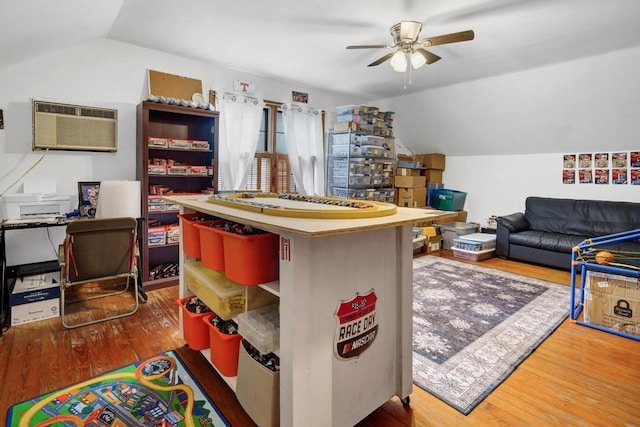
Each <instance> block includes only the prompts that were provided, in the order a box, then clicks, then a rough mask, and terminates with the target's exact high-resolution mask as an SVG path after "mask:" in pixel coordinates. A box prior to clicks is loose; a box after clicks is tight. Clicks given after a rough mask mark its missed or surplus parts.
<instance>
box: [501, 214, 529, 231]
mask: <svg viewBox="0 0 640 427" xmlns="http://www.w3.org/2000/svg"><path fill="white" fill-rule="evenodd" d="M496 222H497V223H498V227H499V226H503V227H506V228H507V229H508V230H509V232H511V233H517V232H519V231H526V230H528V229H529V221H527V219H526V218H525V217H524V214H523V213H522V212H516V213H512V214H510V215H505V216H499V217H498V218H497V219H496Z"/></svg>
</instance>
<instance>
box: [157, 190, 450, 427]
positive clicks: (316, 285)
mask: <svg viewBox="0 0 640 427" xmlns="http://www.w3.org/2000/svg"><path fill="white" fill-rule="evenodd" d="M166 199H167V200H170V201H171V202H173V203H176V204H178V205H179V206H180V210H181V212H183V213H187V212H194V211H196V212H201V213H207V214H211V215H214V216H217V217H220V218H224V219H228V220H232V221H236V222H239V223H243V224H248V225H251V226H253V227H257V228H260V229H263V230H266V231H269V232H272V233H275V234H278V235H279V239H280V253H279V297H280V350H279V355H280V423H281V425H282V426H319V427H325V426H353V425H354V424H356V423H357V422H358V421H360V420H362V419H363V418H364V417H366V416H367V415H368V414H370V413H371V412H373V411H374V410H375V409H376V408H378V407H379V406H381V405H382V404H384V403H385V402H386V401H388V400H389V399H390V398H391V397H393V396H398V397H400V398H402V399H406V401H408V396H409V394H410V393H411V390H412V383H413V381H412V310H413V307H412V303H413V285H412V284H413V270H412V264H413V233H412V226H413V224H414V223H415V222H420V221H424V220H429V219H434V220H435V219H438V218H441V217H446V216H447V215H450V214H451V213H450V212H442V211H434V210H424V209H412V208H398V210H397V213H395V214H393V215H389V216H382V217H375V218H362V219H305V218H290V217H283V216H274V215H267V214H263V213H256V212H251V211H247V210H243V209H237V208H233V207H228V206H222V205H217V204H212V203H209V202H207V198H206V196H173V197H166ZM181 245H182V243H181ZM181 249H182V248H181ZM184 260H185V256H184V255H182V250H181V256H180V261H181V263H184ZM180 271H181V273H180V274H181V277H180V297H183V296H185V295H186V293H187V292H188V289H186V286H185V284H184V283H185V282H184V277H183V268H180ZM371 292H373V293H375V297H376V298H377V301H376V303H375V309H374V310H373V311H372V313H373V314H375V325H377V333H376V334H375V338H374V339H373V340H372V341H370V343H369V346H368V347H366V349H365V350H364V351H363V352H362V353H361V354H359V355H358V356H357V357H350V358H343V357H339V356H338V350H336V345H337V342H338V341H340V339H339V335H340V333H339V329H340V323H339V318H338V316H337V312H338V309H339V308H340V306H341V303H343V302H347V301H351V300H354V301H356V300H357V297H358V296H359V295H360V296H362V295H371ZM370 300H371V298H370ZM368 308H369V309H371V308H372V307H368ZM368 319H373V317H368ZM361 336H362V335H361ZM371 336H372V335H369V337H368V339H369V340H370V338H371ZM360 342H361V343H363V342H366V340H364V341H360Z"/></svg>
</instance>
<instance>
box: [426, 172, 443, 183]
mask: <svg viewBox="0 0 640 427" xmlns="http://www.w3.org/2000/svg"><path fill="white" fill-rule="evenodd" d="M421 175H423V176H424V177H425V178H426V181H427V182H429V183H433V184H441V183H442V171H441V170H439V169H422V173H421Z"/></svg>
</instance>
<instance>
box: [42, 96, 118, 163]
mask: <svg viewBox="0 0 640 427" xmlns="http://www.w3.org/2000/svg"><path fill="white" fill-rule="evenodd" d="M117 131H118V110H112V109H108V108H100V107H87V106H81V105H70V104H59V103H55V102H46V101H36V100H34V101H33V149H34V150H44V149H51V150H81V151H110V152H114V151H116V150H117V145H116V142H117V138H116V136H117Z"/></svg>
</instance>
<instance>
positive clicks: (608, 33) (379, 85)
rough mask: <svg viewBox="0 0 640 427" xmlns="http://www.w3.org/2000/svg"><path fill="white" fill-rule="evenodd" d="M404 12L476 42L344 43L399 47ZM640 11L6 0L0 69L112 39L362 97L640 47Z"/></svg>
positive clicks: (513, 3)
mask: <svg viewBox="0 0 640 427" xmlns="http://www.w3.org/2000/svg"><path fill="white" fill-rule="evenodd" d="M402 20H414V21H419V22H421V23H422V24H423V28H422V33H421V35H420V39H422V38H425V37H428V36H437V35H441V34H448V33H454V32H458V31H463V30H469V29H471V30H473V31H474V32H475V39H474V40H472V41H466V42H462V43H454V44H447V45H441V46H433V47H431V48H429V51H431V52H432V53H434V54H436V55H438V56H440V57H441V58H442V59H441V60H440V61H438V62H435V63H433V64H430V65H426V66H424V67H422V68H420V69H418V70H412V71H410V72H408V73H407V74H402V73H398V72H394V71H393V70H392V69H391V67H390V65H389V63H388V61H387V62H385V63H383V64H381V65H378V66H375V67H367V65H368V64H370V63H371V62H373V61H375V60H376V59H378V58H380V57H381V56H383V55H384V54H386V53H388V52H390V50H389V49H359V50H347V49H345V48H346V46H347V45H360V44H392V42H393V39H392V37H391V35H390V33H389V29H390V27H391V26H392V25H393V24H395V23H397V22H399V21H402ZM639 20H640V1H637V0H456V1H455V2H454V1H447V0H394V1H389V0H366V1H362V0H347V1H345V0H324V1H315V0H307V1H305V0H272V1H269V0H217V1H214V0H180V1H178V0H173V1H172V0H109V1H104V0H102V1H98V0H56V1H51V0H3V1H2V2H1V3H0V53H1V54H0V68H1V67H5V66H9V65H11V64H13V63H16V62H21V61H26V60H29V59H30V58H33V57H37V56H40V55H45V54H48V53H53V52H55V51H56V50H60V49H65V48H68V47H71V46H73V45H76V44H80V43H85V42H88V41H91V40H95V39H104V38H106V39H112V40H117V41H120V42H124V43H130V44H133V45H138V46H142V47H146V48H150V49H155V50H159V51H165V52H169V53H172V54H175V55H180V56H183V57H187V58H193V59H197V60H199V61H203V62H206V63H212V64H218V65H220V66H223V67H226V68H230V69H236V70H241V71H246V72H250V73H253V74H258V75H263V76H265V77H271V78H275V79H278V80H285V81H290V82H295V83H297V84H300V85H301V86H302V87H306V88H320V89H327V90H331V91H336V92H342V93H347V94H352V95H354V96H356V97H358V98H359V99H358V101H359V100H369V99H379V98H387V97H393V96H397V95H402V94H406V93H409V92H415V91H421V90H425V89H428V88H434V87H440V86H446V85H450V84H455V83H457V82H463V81H470V80H475V79H480V78H483V77H488V76H494V75H500V74H504V73H510V72H514V71H520V70H526V69H530V68H534V67H539V66H544V65H548V64H553V63H558V62H563V61H568V60H571V59H575V58H580V57H585V56H591V55H597V54H600V53H604V52H608V51H613V50H618V49H623V48H628V47H632V46H637V45H640V25H639V24H638V23H639ZM409 68H410V67H409ZM405 86H406V88H405Z"/></svg>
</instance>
